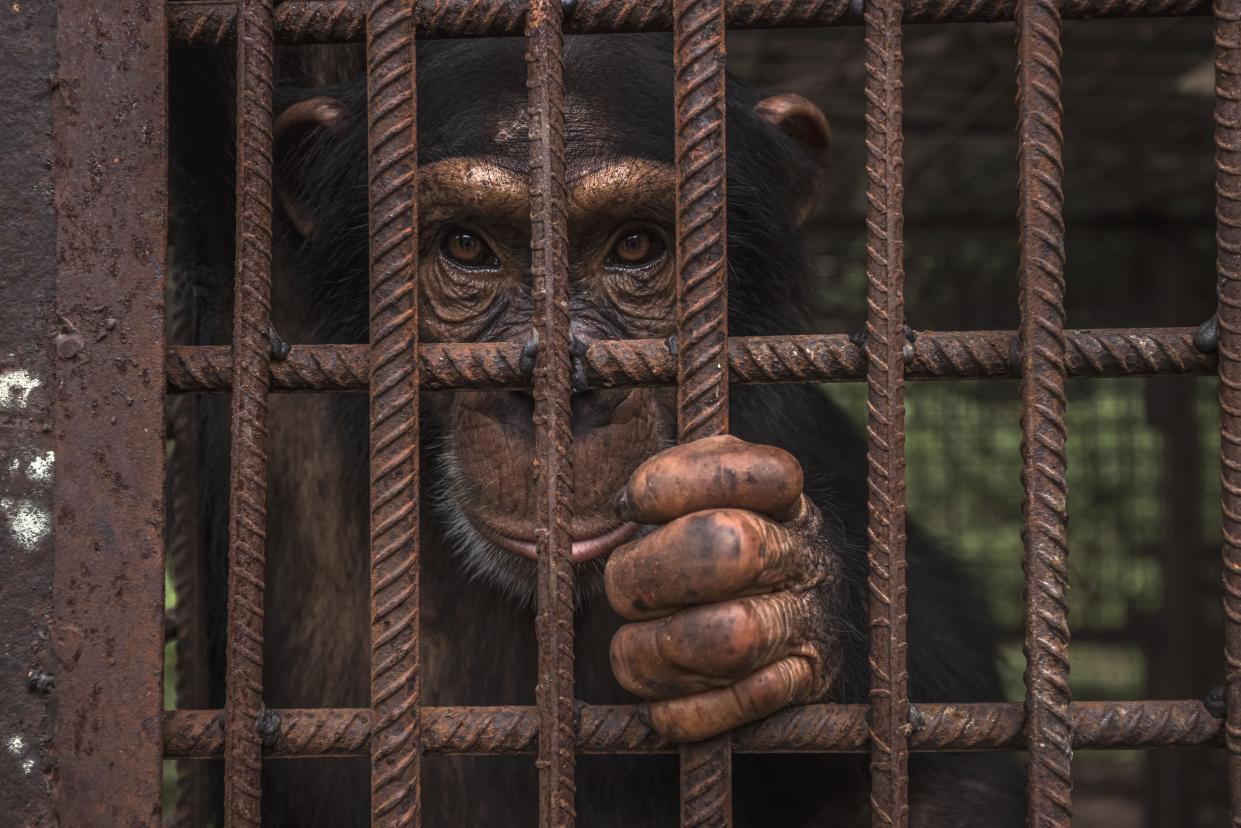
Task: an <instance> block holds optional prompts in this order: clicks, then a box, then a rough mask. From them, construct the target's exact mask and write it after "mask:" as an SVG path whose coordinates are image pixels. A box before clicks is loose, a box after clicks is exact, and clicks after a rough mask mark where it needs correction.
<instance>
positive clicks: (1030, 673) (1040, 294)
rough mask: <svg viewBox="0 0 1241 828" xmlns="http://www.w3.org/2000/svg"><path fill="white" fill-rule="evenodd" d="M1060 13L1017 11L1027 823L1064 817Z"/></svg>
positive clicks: (1040, 8) (1029, 6)
mask: <svg viewBox="0 0 1241 828" xmlns="http://www.w3.org/2000/svg"><path fill="white" fill-rule="evenodd" d="M1060 52H1061V49H1060V8H1059V5H1058V4H1057V3H1056V2H1054V0H1021V2H1020V3H1019V4H1018V6H1017V119H1018V122H1017V167H1018V199H1019V204H1018V212H1017V215H1018V224H1019V227H1020V230H1019V237H1018V244H1017V247H1018V260H1019V269H1020V288H1019V298H1020V304H1021V327H1020V334H1021V365H1022V372H1021V373H1022V381H1021V437H1022V446H1021V457H1022V472H1021V479H1022V486H1023V488H1024V491H1025V494H1024V497H1023V500H1022V513H1023V515H1024V521H1025V526H1024V542H1025V552H1024V565H1025V573H1026V579H1025V602H1026V605H1025V627H1026V636H1025V654H1026V673H1025V682H1026V707H1027V713H1026V727H1027V728H1028V733H1027V741H1028V743H1029V747H1028V750H1027V763H1028V778H1027V795H1028V810H1027V818H1026V822H1027V824H1028V825H1031V826H1037V828H1043V826H1067V825H1068V824H1069V823H1070V822H1071V820H1072V788H1073V778H1072V770H1071V766H1070V763H1071V760H1072V755H1073V749H1072V748H1073V725H1072V721H1071V719H1070V718H1069V700H1070V693H1069V655H1068V646H1069V624H1068V595H1067V592H1068V586H1069V584H1068V578H1069V576H1068V551H1069V550H1068V540H1067V523H1068V516H1067V498H1068V487H1067V481H1066V478H1065V475H1066V470H1065V467H1066V457H1065V437H1066V432H1065V425H1064V413H1065V405H1066V399H1065V391H1064V383H1065V376H1066V369H1065V339H1064V220H1063V218H1062V215H1061V213H1062V210H1063V205H1064V194H1063V191H1062V189H1061V180H1062V179H1063V176H1064V166H1063V162H1062V160H1061V159H1062V150H1063V143H1064V137H1063V134H1062V132H1061V127H1060V121H1061V102H1060Z"/></svg>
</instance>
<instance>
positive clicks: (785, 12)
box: [168, 0, 1210, 47]
mask: <svg viewBox="0 0 1241 828" xmlns="http://www.w3.org/2000/svg"><path fill="white" fill-rule="evenodd" d="M168 5H169V34H170V35H171V38H172V42H173V44H174V45H175V46H183V47H198V46H218V45H222V44H226V43H232V42H233V41H234V40H235V39H236V30H235V20H236V5H235V4H234V3H229V2H225V1H224V0H220V2H197V0H194V2H187V1H186V0H174V2H171V3H169V4H168ZM1015 5H1016V0H952V1H951V2H945V1H944V0H908V2H906V3H905V4H904V22H906V23H971V22H972V23H979V22H986V23H993V22H1003V21H1010V20H1012V19H1013V14H1014V7H1015ZM1060 8H1061V15H1062V16H1063V17H1064V18H1065V19H1066V20H1067V19H1078V18H1113V17H1165V16H1168V17H1170V16H1179V15H1198V14H1207V13H1209V11H1210V2H1209V0H1062V2H1061V3H1060ZM524 12H525V3H524V2H522V0H423V2H420V3H418V15H417V26H418V36H419V37H424V38H436V37H485V36H491V37H496V36H514V35H520V34H521V33H522V21H523V19H524ZM365 14H366V6H365V0H287V2H284V3H281V4H280V6H279V7H278V9H277V12H276V36H277V39H278V40H279V41H280V42H281V43H341V42H347V41H358V40H362V37H363V26H364V20H365ZM725 15H726V21H727V25H728V27H729V28H732V29H778V28H795V27H806V26H857V25H859V24H861V22H862V19H861V17H860V16H859V15H858V13H857V12H856V11H854V9H853V4H851V3H850V2H849V0H779V1H778V2H771V0H768V2H763V0H727V2H726V3H725ZM671 29H672V0H648V1H646V2H640V3H639V2H634V0H577V2H576V3H575V4H573V10H572V12H571V13H570V14H569V15H568V19H567V20H566V21H565V31H567V32H568V33H570V34H587V33H600V32H651V31H664V32H666V31H670V30H671Z"/></svg>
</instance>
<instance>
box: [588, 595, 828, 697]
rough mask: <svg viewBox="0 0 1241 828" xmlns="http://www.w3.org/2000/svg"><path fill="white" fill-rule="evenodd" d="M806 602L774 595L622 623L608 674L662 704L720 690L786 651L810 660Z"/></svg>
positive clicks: (632, 689) (635, 693)
mask: <svg viewBox="0 0 1241 828" xmlns="http://www.w3.org/2000/svg"><path fill="white" fill-rule="evenodd" d="M806 600H807V599H806V595H805V593H793V592H780V593H776V594H774V595H760V596H755V597H752V598H742V599H740V600H737V601H728V602H725V603H723V604H711V605H708V606H702V607H692V608H690V609H687V610H683V611H681V612H678V613H676V614H675V615H671V616H669V617H667V618H661V619H659V620H656V621H643V622H639V623H636V624H626V625H625V626H623V627H621V628H620V629H619V630H617V632H616V635H615V636H614V637H613V638H612V648H611V656H612V672H613V673H614V674H615V675H616V680H617V681H618V682H619V683H620V685H621V686H622V687H624V688H625V689H626V690H628V691H629V692H631V693H633V694H634V695H635V696H639V697H641V698H644V699H666V698H671V697H674V696H684V695H687V694H690V693H698V692H700V691H702V690H706V689H709V688H714V687H723V686H725V685H728V684H731V683H732V682H734V681H736V680H737V679H740V678H742V677H744V676H748V675H749V674H751V673H753V672H754V671H755V670H758V669H759V668H761V667H765V666H766V665H768V664H771V663H772V662H775V661H778V660H780V659H781V658H784V657H785V656H787V655H789V654H792V653H799V654H804V655H806V656H810V657H812V658H813V657H814V656H815V655H816V651H815V650H814V649H813V648H812V645H810V644H807V643H805V642H807V641H808V640H809V636H808V633H809V630H808V629H806V624H807V619H808V618H810V617H811V614H810V613H809V612H808V611H807V608H806V606H805V602H806Z"/></svg>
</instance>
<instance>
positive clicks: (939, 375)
mask: <svg viewBox="0 0 1241 828" xmlns="http://www.w3.org/2000/svg"><path fill="white" fill-rule="evenodd" d="M1193 333H1194V330H1193V328H1117V329H1106V330H1083V331H1070V332H1068V333H1066V334H1065V345H1066V347H1067V349H1068V351H1067V353H1066V355H1065V361H1066V368H1067V369H1068V373H1069V376H1071V377H1126V376H1134V377H1148V376H1164V375H1182V376H1207V375H1214V374H1215V373H1216V357H1215V354H1209V353H1203V352H1202V351H1199V350H1198V349H1197V348H1195V347H1194V344H1193V341H1192V337H1193ZM913 350H914V355H913V360H912V361H911V362H910V363H909V365H907V366H905V378H906V380H912V381H924V380H939V379H1014V378H1016V377H1018V376H1020V368H1021V365H1020V354H1019V353H1018V351H1017V334H1016V333H1015V332H1013V331H948V332H927V331H922V332H919V333H918V334H917V338H916V340H915V341H914V342H913ZM231 354H232V351H231V350H230V349H229V348H228V347H227V346H201V347H172V348H169V349H168V354H167V360H166V362H165V370H166V371H167V375H168V385H169V389H170V391H172V392H173V393H185V392H224V391H228V390H229V388H230V387H231V383H232V377H231V370H232V357H231ZM520 357H521V345H519V344H516V343H511V342H479V343H459V344H452V345H441V344H430V343H424V344H422V345H420V346H419V347H418V358H419V362H420V367H419V370H420V373H421V377H420V379H421V384H422V387H423V388H428V389H448V388H527V387H529V385H530V381H529V378H528V376H527V375H526V374H525V373H524V372H522V370H521V368H520ZM367 358H368V357H367V349H366V346H364V345H294V346H293V348H292V350H291V351H290V352H289V355H288V357H287V358H286V359H285V360H283V361H281V362H273V363H272V364H271V389H272V390H273V391H363V390H365V389H366V387H367V386H366V382H367V376H368V371H369V368H368V366H367ZM728 367H729V382H732V383H790V382H844V381H852V380H860V379H864V378H865V376H866V355H865V353H864V352H863V351H862V349H861V348H858V347H857V346H856V345H855V344H853V342H852V341H851V340H850V338H849V337H848V336H845V335H844V334H823V335H812V336H771V337H759V336H754V337H731V338H730V339H729V340H728ZM586 376H587V380H588V382H589V384H590V385H591V386H592V387H598V388H628V387H638V386H656V385H672V384H673V383H675V382H676V360H675V358H674V357H673V356H672V352H671V351H669V350H668V346H667V344H666V343H665V342H664V341H663V340H659V339H631V340H602V341H594V342H591V343H590V346H589V347H588V349H587V352H586Z"/></svg>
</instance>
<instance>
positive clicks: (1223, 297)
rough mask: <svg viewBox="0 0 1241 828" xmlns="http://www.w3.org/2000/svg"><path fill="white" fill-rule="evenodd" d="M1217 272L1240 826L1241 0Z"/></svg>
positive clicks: (1231, 0)
mask: <svg viewBox="0 0 1241 828" xmlns="http://www.w3.org/2000/svg"><path fill="white" fill-rule="evenodd" d="M1215 193H1216V212H1215V219H1216V225H1215V226H1216V230H1215V246H1216V255H1217V259H1216V269H1217V272H1218V276H1219V415H1220V419H1219V424H1220V463H1221V465H1220V482H1221V487H1220V489H1221V497H1222V503H1221V507H1222V511H1223V530H1224V531H1223V534H1224V544H1223V562H1224V614H1225V619H1226V620H1225V627H1224V632H1225V643H1224V660H1225V667H1226V671H1227V672H1226V674H1225V680H1226V681H1227V694H1228V695H1227V699H1228V704H1227V710H1228V724H1227V727H1226V728H1225V731H1224V742H1225V745H1226V747H1227V749H1228V798H1229V813H1230V814H1231V824H1232V825H1234V826H1241V0H1215Z"/></svg>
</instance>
